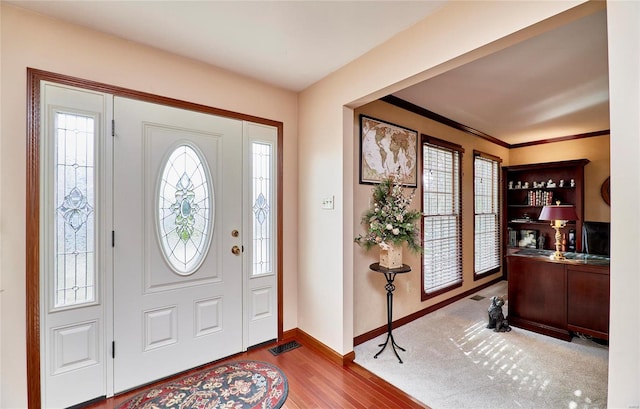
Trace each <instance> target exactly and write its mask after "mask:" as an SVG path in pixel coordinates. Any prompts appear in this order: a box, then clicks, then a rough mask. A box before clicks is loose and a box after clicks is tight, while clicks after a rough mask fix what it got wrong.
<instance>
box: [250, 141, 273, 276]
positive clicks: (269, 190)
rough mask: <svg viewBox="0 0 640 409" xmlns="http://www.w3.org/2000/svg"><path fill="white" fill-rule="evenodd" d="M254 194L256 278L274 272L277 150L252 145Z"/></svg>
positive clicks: (258, 143)
mask: <svg viewBox="0 0 640 409" xmlns="http://www.w3.org/2000/svg"><path fill="white" fill-rule="evenodd" d="M251 161H252V163H251V167H252V178H251V185H252V186H251V192H252V200H253V258H252V264H253V265H252V270H251V274H252V275H254V276H255V275H261V274H269V273H272V272H273V265H272V258H273V256H272V254H273V251H274V249H273V227H272V218H273V217H272V215H271V212H272V209H273V205H272V203H273V200H274V198H273V190H274V189H273V176H274V175H273V171H272V169H273V146H272V145H271V144H267V143H260V142H253V143H252V144H251Z"/></svg>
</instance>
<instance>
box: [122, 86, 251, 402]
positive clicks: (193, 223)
mask: <svg viewBox="0 0 640 409" xmlns="http://www.w3.org/2000/svg"><path fill="white" fill-rule="evenodd" d="M114 118H115V137H114V142H113V144H114V164H113V167H114V187H113V190H114V205H113V206H114V211H113V220H114V222H113V223H114V233H113V238H114V247H113V250H114V273H113V275H114V309H113V311H114V353H115V354H114V355H115V359H114V392H116V393H118V392H120V391H124V390H127V389H130V388H132V387H135V386H138V385H141V384H145V383H148V382H151V381H153V380H156V379H159V378H163V377H166V376H168V375H171V374H174V373H177V372H180V371H183V370H186V369H189V368H193V367H195V366H198V365H201V364H204V363H208V362H211V361H214V360H217V359H220V358H223V357H226V356H229V355H232V354H235V353H237V352H240V351H242V349H243V344H242V342H243V339H242V338H243V334H242V330H243V328H242V327H243V324H242V319H243V313H242V309H243V302H242V300H243V297H242V283H243V278H242V274H243V271H242V259H243V255H242V240H243V239H242V235H243V231H242V141H243V128H242V126H243V125H242V121H238V120H234V119H229V118H222V117H216V116H213V115H207V114H202V113H197V112H193V111H186V110H181V109H177V108H171V107H167V106H161V105H156V104H150V103H146V102H141V101H136V100H131V99H125V98H119V97H115V104H114Z"/></svg>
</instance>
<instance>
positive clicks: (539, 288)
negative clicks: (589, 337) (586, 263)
mask: <svg viewBox="0 0 640 409" xmlns="http://www.w3.org/2000/svg"><path fill="white" fill-rule="evenodd" d="M507 259H508V265H509V303H508V305H509V316H508V319H509V323H510V324H513V325H515V326H519V327H522V328H526V329H529V330H532V331H536V332H540V333H543V334H547V335H551V336H554V337H558V338H562V339H569V338H570V337H569V334H568V332H567V331H566V327H567V285H566V273H565V266H564V264H560V263H552V262H548V261H546V260H544V261H543V260H540V259H529V258H525V257H518V256H510V257H508V258H507Z"/></svg>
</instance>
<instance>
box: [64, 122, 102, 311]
mask: <svg viewBox="0 0 640 409" xmlns="http://www.w3.org/2000/svg"><path fill="white" fill-rule="evenodd" d="M54 127H55V148H54V149H55V158H54V161H55V163H54V166H55V169H56V171H55V177H54V196H55V197H54V201H55V208H56V211H55V215H54V236H55V264H54V292H55V293H54V300H55V301H54V307H56V308H59V307H67V306H72V305H78V304H84V303H89V302H93V301H95V297H96V295H95V280H96V251H95V212H94V211H93V209H94V206H95V183H94V170H95V166H94V159H95V150H94V140H95V133H96V132H95V119H94V118H92V117H87V116H83V115H78V114H72V113H62V112H57V113H55V117H54Z"/></svg>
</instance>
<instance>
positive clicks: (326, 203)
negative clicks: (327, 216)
mask: <svg viewBox="0 0 640 409" xmlns="http://www.w3.org/2000/svg"><path fill="white" fill-rule="evenodd" d="M322 208H323V209H325V210H333V196H327V197H325V198H324V199H322Z"/></svg>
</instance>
